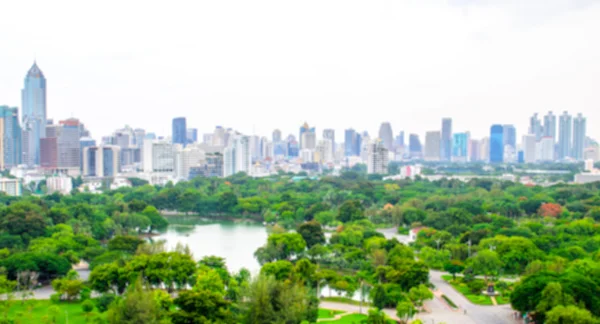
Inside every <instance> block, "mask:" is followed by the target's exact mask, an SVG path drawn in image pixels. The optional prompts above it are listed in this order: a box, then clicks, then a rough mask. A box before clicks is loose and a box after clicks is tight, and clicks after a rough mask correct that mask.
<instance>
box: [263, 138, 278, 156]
mask: <svg viewBox="0 0 600 324" xmlns="http://www.w3.org/2000/svg"><path fill="white" fill-rule="evenodd" d="M260 150H261V152H260V155H261V159H263V160H264V159H271V158H273V156H275V154H274V152H275V146H274V145H273V142H271V141H269V139H268V138H266V137H264V136H263V137H261V139H260Z"/></svg>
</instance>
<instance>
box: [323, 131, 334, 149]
mask: <svg viewBox="0 0 600 324" xmlns="http://www.w3.org/2000/svg"><path fill="white" fill-rule="evenodd" d="M323 139H328V140H330V141H331V145H332V146H331V152H332V153H331V154H333V152H335V130H334V129H331V128H327V129H324V130H323Z"/></svg>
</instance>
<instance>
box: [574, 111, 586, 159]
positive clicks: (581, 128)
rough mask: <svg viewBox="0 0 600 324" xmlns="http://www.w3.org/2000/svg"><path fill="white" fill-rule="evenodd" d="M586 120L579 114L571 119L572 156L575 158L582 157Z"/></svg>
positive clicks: (584, 146)
mask: <svg viewBox="0 0 600 324" xmlns="http://www.w3.org/2000/svg"><path fill="white" fill-rule="evenodd" d="M585 124H586V120H585V117H583V116H582V115H581V114H577V117H575V119H573V154H572V157H573V158H574V159H576V160H582V159H583V151H584V149H585V148H586V145H585V131H586V127H585Z"/></svg>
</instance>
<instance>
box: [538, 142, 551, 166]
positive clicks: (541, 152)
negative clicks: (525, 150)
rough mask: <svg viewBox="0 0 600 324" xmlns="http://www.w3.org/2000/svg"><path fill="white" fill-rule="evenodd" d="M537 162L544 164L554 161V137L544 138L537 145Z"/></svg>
mask: <svg viewBox="0 0 600 324" xmlns="http://www.w3.org/2000/svg"><path fill="white" fill-rule="evenodd" d="M536 151H537V152H536V160H538V161H542V162H549V161H554V140H553V139H552V137H550V136H548V137H542V139H541V140H540V141H539V142H537V143H536Z"/></svg>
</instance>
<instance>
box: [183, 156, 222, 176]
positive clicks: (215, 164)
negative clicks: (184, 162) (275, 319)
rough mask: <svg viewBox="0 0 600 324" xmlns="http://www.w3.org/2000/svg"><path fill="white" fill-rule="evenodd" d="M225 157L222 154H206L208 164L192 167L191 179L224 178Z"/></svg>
mask: <svg viewBox="0 0 600 324" xmlns="http://www.w3.org/2000/svg"><path fill="white" fill-rule="evenodd" d="M222 176H223V155H222V154H220V153H206V162H205V163H204V164H203V165H200V166H196V167H191V168H190V175H189V178H190V179H193V178H196V177H205V178H207V177H222Z"/></svg>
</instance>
